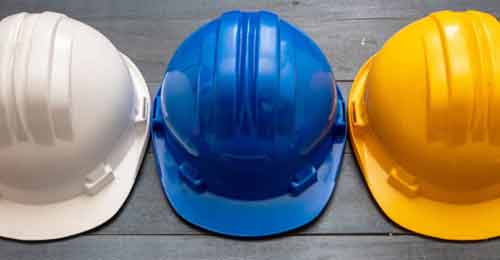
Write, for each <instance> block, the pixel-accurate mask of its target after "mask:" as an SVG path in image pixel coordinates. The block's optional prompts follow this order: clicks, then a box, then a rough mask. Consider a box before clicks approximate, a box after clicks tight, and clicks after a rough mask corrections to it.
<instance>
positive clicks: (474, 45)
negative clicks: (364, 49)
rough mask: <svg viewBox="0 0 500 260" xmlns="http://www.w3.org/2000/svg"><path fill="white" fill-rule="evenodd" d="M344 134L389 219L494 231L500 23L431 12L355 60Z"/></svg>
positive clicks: (499, 162)
mask: <svg viewBox="0 0 500 260" xmlns="http://www.w3.org/2000/svg"><path fill="white" fill-rule="evenodd" d="M348 109H349V127H350V135H351V142H352V144H353V148H354V151H355V154H356V157H357V159H358V161H359V163H360V167H361V170H362V172H363V175H364V177H365V179H366V182H367V184H368V186H369V188H370V191H371V192H372V194H373V196H374V198H375V199H376V201H377V203H378V204H379V205H380V207H381V208H382V209H383V210H384V212H385V213H386V214H387V215H388V216H389V217H390V218H391V219H393V220H394V221H395V222H396V223H398V224H400V225H402V226H404V227H406V228H408V229H410V230H413V231H416V232H418V233H422V234H425V235H429V236H434V237H438V238H445V239H456V240H473V239H483V238H489V237H494V236H498V235H500V223H498V222H496V219H498V218H499V217H500V156H499V155H500V114H497V113H496V111H500V24H499V23H498V21H497V20H496V19H495V17H493V16H491V15H489V14H486V13H481V12H477V11H467V12H451V11H442V12H437V13H433V14H431V15H429V16H427V17H425V18H423V19H421V20H418V21H416V22H414V23H412V24H410V25H408V26H407V27H405V28H404V29H402V30H401V31H399V32H398V33H397V34H395V35H394V36H393V37H392V38H391V39H390V40H388V41H387V43H386V44H385V45H384V47H383V48H382V49H381V50H380V51H379V52H378V53H377V54H375V55H374V56H373V57H372V58H370V59H369V60H368V61H367V62H366V64H365V65H364V66H363V67H362V68H361V70H360V71H359V72H358V75H357V76H356V79H355V81H354V83H353V87H352V91H351V96H350V99H349V107H348Z"/></svg>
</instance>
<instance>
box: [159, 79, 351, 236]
mask: <svg viewBox="0 0 500 260" xmlns="http://www.w3.org/2000/svg"><path fill="white" fill-rule="evenodd" d="M337 93H338V95H337V97H338V102H337V107H338V108H337V109H338V112H339V113H337V122H339V121H340V122H344V124H343V125H344V127H345V119H346V115H345V107H344V99H343V97H342V94H341V93H340V91H339V90H338V87H337ZM155 99H156V100H158V101H156V102H154V104H155V106H158V105H159V92H158V93H157V95H156V97H155ZM153 109H157V108H156V107H154V108H153ZM153 115H154V113H153ZM335 129H337V130H338V128H335V127H333V128H332V131H336V130H335ZM341 131H342V133H341V135H340V137H339V136H338V135H337V138H336V140H335V142H333V143H332V145H331V151H330V152H329V154H328V155H327V156H326V158H325V160H324V161H323V162H322V163H321V165H320V166H319V168H317V181H316V182H315V183H314V184H312V185H311V186H309V187H308V188H307V189H306V190H304V191H303V192H302V193H299V194H298V195H292V194H290V193H288V194H284V195H281V196H279V197H274V198H269V199H263V200H236V199H230V198H227V197H222V196H220V195H217V194H213V193H211V192H208V191H205V192H197V191H195V190H193V189H192V188H191V187H189V186H188V185H187V184H186V183H185V182H184V181H183V180H182V179H181V177H180V175H179V173H178V166H179V165H178V163H177V162H176V161H175V159H174V157H173V155H172V153H171V151H169V149H168V147H167V146H166V140H165V135H164V134H162V133H158V132H157V131H155V129H153V130H152V142H153V149H154V154H155V159H156V164H157V169H158V174H159V176H160V180H161V185H162V188H163V191H164V193H165V195H166V197H167V199H168V201H169V202H170V205H171V206H172V207H173V209H174V210H175V211H176V213H177V214H178V215H179V216H180V217H182V218H183V219H185V220H186V221H187V222H189V223H192V224H194V225H196V226H199V227H201V228H203V229H206V230H208V231H212V232H216V233H220V234H224V235H229V236H237V237H260V236H269V235H275V234H279V233H283V232H286V231H290V230H293V229H296V228H299V227H301V226H303V225H306V224H307V223H309V222H311V221H313V220H314V219H315V218H317V217H318V216H319V215H320V214H321V212H322V211H323V209H324V208H325V207H326V205H327V204H328V201H329V199H330V197H331V195H332V193H333V190H334V188H335V184H336V179H337V176H338V175H339V172H340V167H341V164H342V158H343V153H344V147H345V142H346V130H345V128H344V129H342V130H341Z"/></svg>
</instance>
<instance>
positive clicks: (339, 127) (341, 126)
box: [332, 99, 346, 143]
mask: <svg viewBox="0 0 500 260" xmlns="http://www.w3.org/2000/svg"><path fill="white" fill-rule="evenodd" d="M332 131H333V136H334V141H335V142H336V143H337V142H342V141H343V140H344V137H345V134H346V133H345V132H346V121H345V111H344V101H343V100H342V99H339V101H338V103H337V110H336V118H335V123H334V124H333V129H332Z"/></svg>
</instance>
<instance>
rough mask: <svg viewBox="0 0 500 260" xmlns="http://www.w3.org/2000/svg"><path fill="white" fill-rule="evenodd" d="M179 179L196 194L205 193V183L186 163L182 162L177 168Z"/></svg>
mask: <svg viewBox="0 0 500 260" xmlns="http://www.w3.org/2000/svg"><path fill="white" fill-rule="evenodd" d="M178 170H179V175H180V176H181V179H182V180H184V182H185V183H186V184H187V185H188V186H189V187H190V188H192V189H193V190H195V191H196V192H203V191H205V188H206V186H205V182H204V181H203V179H202V178H201V177H200V175H199V173H198V171H197V170H196V169H195V168H194V167H193V166H192V165H191V164H189V163H188V162H183V163H182V164H181V165H180V166H179V168H178Z"/></svg>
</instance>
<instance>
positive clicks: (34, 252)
mask: <svg viewBox="0 0 500 260" xmlns="http://www.w3.org/2000/svg"><path fill="white" fill-rule="evenodd" d="M499 251H500V244H499V243H497V242H495V241H489V242H483V243H476V244H474V243H472V244H459V243H448V242H440V241H434V240H428V239H423V238H418V237H412V236H290V237H281V238H275V239H268V240H254V241H242V240H230V239H222V238H219V237H214V236H198V235H195V236H193V235H182V236H85V237H80V238H77V239H70V240H62V241H57V242H52V243H42V244H20V243H15V242H11V241H0V252H1V254H2V260H31V259H49V260H67V259H71V260H91V259H92V260H95V259H113V260H115V259H116V260H137V259H141V260H167V259H168V260H199V259H203V260H212V259H213V260H216V259H217V260H219V259H230V260H236V259H245V260H290V259H293V260H302V259H304V260H306V259H307V260H327V259H328V260H336V259H338V260H351V259H353V260H357V259H360V260H402V259H415V260H417V259H425V260H480V259H485V260H486V259H498V252H499Z"/></svg>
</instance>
